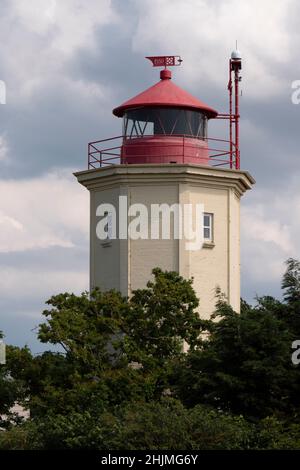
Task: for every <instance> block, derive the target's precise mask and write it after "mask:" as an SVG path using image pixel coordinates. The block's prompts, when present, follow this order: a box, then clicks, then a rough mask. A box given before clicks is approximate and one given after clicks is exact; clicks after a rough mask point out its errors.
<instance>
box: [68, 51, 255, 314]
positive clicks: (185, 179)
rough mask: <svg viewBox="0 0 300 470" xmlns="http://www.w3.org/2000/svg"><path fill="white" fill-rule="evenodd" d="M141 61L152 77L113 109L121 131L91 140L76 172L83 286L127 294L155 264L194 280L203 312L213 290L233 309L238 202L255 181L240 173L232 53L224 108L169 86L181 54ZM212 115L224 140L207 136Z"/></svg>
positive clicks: (211, 304)
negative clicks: (86, 245)
mask: <svg viewBox="0 0 300 470" xmlns="http://www.w3.org/2000/svg"><path fill="white" fill-rule="evenodd" d="M147 59H149V60H150V61H151V63H152V65H153V66H154V67H160V68H161V70H160V77H159V78H160V80H159V81H158V82H157V83H156V84H154V85H153V86H151V87H150V88H148V89H147V90H145V91H143V92H141V93H139V94H138V95H136V96H135V97H134V98H131V99H129V100H128V101H125V102H124V103H123V104H121V105H120V106H117V107H116V108H114V110H113V114H114V116H116V117H117V118H119V119H120V121H121V122H120V124H121V123H122V125H120V129H121V128H122V130H120V135H119V136H117V137H112V138H107V139H104V140H98V141H94V142H91V143H90V144H89V146H88V169H87V170H84V171H80V172H78V173H76V174H75V176H76V177H77V180H78V181H79V183H81V184H82V185H83V186H85V188H87V189H88V190H89V193H90V287H91V288H93V287H96V286H98V287H100V288H102V289H105V290H107V289H117V290H118V291H120V292H122V294H124V295H128V296H130V295H131V293H132V291H133V290H135V289H138V288H143V287H145V286H146V284H147V282H148V281H149V280H150V279H151V271H152V269H153V268H155V267H160V268H161V269H163V270H168V271H176V272H178V273H179V274H180V275H182V276H183V277H185V278H191V277H193V279H194V289H195V291H196V294H197V296H198V298H199V299H200V307H199V313H200V314H201V316H202V317H203V318H209V316H210V314H211V313H212V312H213V311H214V309H215V301H216V298H215V293H216V288H219V289H220V290H221V291H222V292H223V293H224V294H225V296H226V298H227V299H228V302H229V303H230V304H231V305H232V307H233V308H234V309H235V310H236V311H239V309H240V200H241V197H242V195H243V194H244V193H245V192H246V191H247V190H249V189H251V187H252V185H253V184H254V180H253V178H252V176H251V175H250V174H249V173H248V172H247V171H244V170H241V169H240V149H239V117H240V115H239V82H240V80H241V77H240V70H241V66H242V61H241V57H240V54H239V52H238V51H235V52H234V53H233V54H232V56H231V59H230V61H229V82H228V91H229V112H228V113H226V114H225V113H219V112H218V111H217V110H215V109H213V108H212V107H210V106H209V105H208V104H206V103H204V102H203V101H202V100H200V99H198V98H196V97H194V96H192V95H191V94H190V93H188V92H187V91H185V90H183V89H182V88H181V87H179V86H178V85H177V84H175V83H174V81H173V79H172V73H171V70H170V67H172V66H179V65H181V62H182V60H181V58H180V57H178V56H158V57H147ZM212 119H224V120H227V121H228V123H229V137H228V140H224V139H220V138H217V137H211V136H210V134H209V122H210V120H212ZM193 237H194V238H193Z"/></svg>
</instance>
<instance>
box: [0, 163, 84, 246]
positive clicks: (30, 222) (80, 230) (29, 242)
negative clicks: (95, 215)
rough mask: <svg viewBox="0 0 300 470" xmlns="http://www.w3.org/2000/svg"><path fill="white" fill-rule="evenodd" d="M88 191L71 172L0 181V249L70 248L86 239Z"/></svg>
mask: <svg viewBox="0 0 300 470" xmlns="http://www.w3.org/2000/svg"><path fill="white" fill-rule="evenodd" d="M88 215H89V209H88V192H87V191H85V190H84V189H83V188H81V187H80V186H79V185H78V184H77V183H76V180H75V178H74V177H73V176H71V171H68V170H61V171H55V172H53V173H50V174H47V175H45V176H42V177H39V178H32V179H28V180H21V181H20V180H9V181H3V180H0V252H14V251H23V250H30V249H43V248H49V247H51V246H60V247H66V248H68V247H72V246H74V240H76V239H78V238H80V237H82V238H83V239H84V240H87V238H88V228H89V226H88V224H89V222H88Z"/></svg>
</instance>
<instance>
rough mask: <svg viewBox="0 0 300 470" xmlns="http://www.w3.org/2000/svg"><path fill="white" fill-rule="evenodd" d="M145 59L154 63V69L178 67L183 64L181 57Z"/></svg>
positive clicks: (165, 56) (161, 56) (162, 56)
mask: <svg viewBox="0 0 300 470" xmlns="http://www.w3.org/2000/svg"><path fill="white" fill-rule="evenodd" d="M145 58H146V59H148V60H150V61H151V62H152V65H153V67H165V68H166V67H178V66H179V65H181V62H182V59H181V57H180V56H179V55H157V56H149V57H145Z"/></svg>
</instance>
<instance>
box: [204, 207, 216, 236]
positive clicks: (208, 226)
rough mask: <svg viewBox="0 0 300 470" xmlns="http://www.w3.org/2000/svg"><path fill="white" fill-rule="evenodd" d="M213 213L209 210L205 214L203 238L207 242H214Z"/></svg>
mask: <svg viewBox="0 0 300 470" xmlns="http://www.w3.org/2000/svg"><path fill="white" fill-rule="evenodd" d="M213 218H214V216H213V214H210V213H208V212H205V213H204V216H203V238H204V241H205V242H213Z"/></svg>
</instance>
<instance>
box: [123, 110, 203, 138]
mask: <svg viewBox="0 0 300 470" xmlns="http://www.w3.org/2000/svg"><path fill="white" fill-rule="evenodd" d="M123 135H124V137H126V138H127V139H132V138H137V137H146V136H154V135H168V136H170V135H174V136H175V135H180V136H183V135H184V136H188V137H195V138H198V139H205V138H206V137H207V116H205V115H204V114H203V113H201V112H200V111H196V110H189V109H181V108H161V107H144V108H137V109H131V110H128V111H126V113H125V114H124V118H123Z"/></svg>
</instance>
